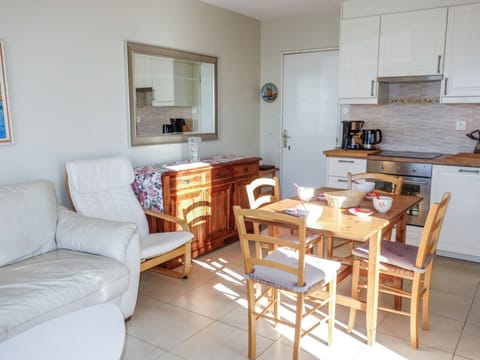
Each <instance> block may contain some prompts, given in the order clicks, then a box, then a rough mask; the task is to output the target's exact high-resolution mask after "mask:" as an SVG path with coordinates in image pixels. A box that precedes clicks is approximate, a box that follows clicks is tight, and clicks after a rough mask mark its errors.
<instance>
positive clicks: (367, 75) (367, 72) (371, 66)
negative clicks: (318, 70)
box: [338, 16, 380, 104]
mask: <svg viewBox="0 0 480 360" xmlns="http://www.w3.org/2000/svg"><path fill="white" fill-rule="evenodd" d="M379 32H380V16H372V17H365V18H359V19H347V20H342V22H341V25H340V56H339V57H340V71H339V84H338V89H339V90H338V91H339V103H340V104H376V103H378V83H377V62H378V38H379Z"/></svg>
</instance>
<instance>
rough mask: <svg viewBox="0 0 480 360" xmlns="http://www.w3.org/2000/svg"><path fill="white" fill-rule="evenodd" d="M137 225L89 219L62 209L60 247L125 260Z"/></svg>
mask: <svg viewBox="0 0 480 360" xmlns="http://www.w3.org/2000/svg"><path fill="white" fill-rule="evenodd" d="M136 227H137V226H136V225H135V224H133V223H122V222H118V221H110V220H102V219H98V218H89V217H86V216H82V215H80V214H78V213H75V212H73V211H70V210H68V209H66V208H65V207H63V206H60V207H59V208H58V227H57V235H56V240H57V246H58V248H59V249H68V250H75V251H81V252H88V253H91V254H96V255H103V256H108V257H111V258H114V259H116V260H118V261H120V262H122V263H124V262H125V252H126V248H127V245H128V242H129V240H130V239H131V237H132V236H134V235H135V236H137V235H136V233H135V232H136Z"/></svg>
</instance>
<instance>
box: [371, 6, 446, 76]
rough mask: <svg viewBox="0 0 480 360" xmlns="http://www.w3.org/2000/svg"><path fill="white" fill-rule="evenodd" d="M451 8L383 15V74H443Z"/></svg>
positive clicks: (381, 38) (381, 52)
mask: <svg viewBox="0 0 480 360" xmlns="http://www.w3.org/2000/svg"><path fill="white" fill-rule="evenodd" d="M446 24H447V8H438V9H431V10H421V11H412V12H405V13H398V14H389V15H382V18H381V26H380V50H379V64H378V76H379V77H396V76H433V75H437V76H438V75H441V74H442V68H443V66H442V61H443V53H444V47H445V31H446Z"/></svg>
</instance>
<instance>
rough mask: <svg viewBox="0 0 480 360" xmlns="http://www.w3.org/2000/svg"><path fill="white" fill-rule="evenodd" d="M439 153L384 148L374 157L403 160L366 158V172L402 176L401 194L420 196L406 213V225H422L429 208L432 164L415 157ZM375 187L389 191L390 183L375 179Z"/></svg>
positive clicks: (431, 157)
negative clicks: (418, 200)
mask: <svg viewBox="0 0 480 360" xmlns="http://www.w3.org/2000/svg"><path fill="white" fill-rule="evenodd" d="M440 155H441V154H439V153H422V152H414V151H391V150H384V151H382V152H380V153H378V154H377V155H376V156H375V157H378V156H381V157H382V156H384V157H395V158H405V159H403V161H393V160H392V159H385V160H373V159H368V158H367V172H376V173H381V174H387V175H395V176H401V177H402V178H403V187H402V195H414V196H421V197H422V198H423V200H422V201H420V202H419V203H418V204H417V205H416V206H414V207H413V208H411V209H410V210H409V212H408V213H407V225H414V226H424V225H425V220H426V218H427V214H428V210H429V208H430V187H431V180H432V169H433V165H432V164H429V163H423V162H422V163H420V162H415V158H416V159H435V158H437V157H439V156H440ZM375 183H376V186H375V187H376V188H377V189H380V190H385V191H391V190H392V189H391V188H390V187H391V184H390V183H384V182H381V181H375Z"/></svg>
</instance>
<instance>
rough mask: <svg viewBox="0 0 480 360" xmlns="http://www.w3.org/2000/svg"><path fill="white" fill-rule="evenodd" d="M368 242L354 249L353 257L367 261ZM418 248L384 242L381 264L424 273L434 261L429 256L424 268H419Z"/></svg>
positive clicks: (428, 255)
mask: <svg viewBox="0 0 480 360" xmlns="http://www.w3.org/2000/svg"><path fill="white" fill-rule="evenodd" d="M368 246H369V244H368V242H367V243H365V244H363V245H362V246H360V247H358V248H355V249H353V255H355V256H358V257H361V258H364V259H367V258H368ZM417 253H418V247H417V246H413V245H408V244H402V243H398V242H394V241H387V240H383V241H382V246H381V248H380V263H384V264H389V265H393V266H396V267H399V268H402V269H405V270H409V271H414V272H418V273H422V274H423V273H424V272H425V268H426V267H427V265H428V264H429V263H430V261H431V260H432V259H433V256H432V255H431V254H427V256H426V258H425V261H424V263H423V267H421V268H417V267H416V266H415V261H416V260H417Z"/></svg>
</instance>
